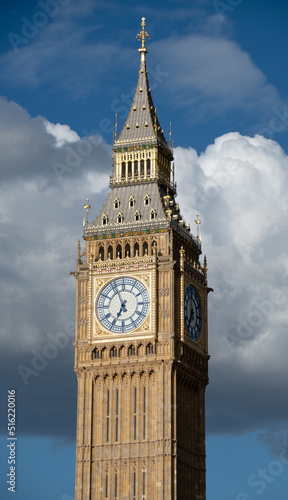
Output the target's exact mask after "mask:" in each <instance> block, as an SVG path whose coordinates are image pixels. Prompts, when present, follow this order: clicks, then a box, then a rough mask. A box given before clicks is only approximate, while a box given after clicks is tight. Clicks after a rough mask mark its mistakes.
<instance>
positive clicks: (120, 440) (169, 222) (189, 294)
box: [73, 18, 208, 500]
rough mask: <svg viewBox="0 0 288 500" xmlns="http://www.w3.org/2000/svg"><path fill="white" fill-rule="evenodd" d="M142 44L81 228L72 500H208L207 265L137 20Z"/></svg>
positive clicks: (145, 34) (145, 33) (144, 32)
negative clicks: (95, 197) (131, 92)
mask: <svg viewBox="0 0 288 500" xmlns="http://www.w3.org/2000/svg"><path fill="white" fill-rule="evenodd" d="M138 38H139V39H140V41H141V47H140V48H139V49H138V50H139V52H140V69H139V76H138V83H137V88H136V92H135V97H134V100H133V103H132V106H131V109H130V111H129V114H128V117H127V120H126V123H125V125H124V127H123V129H122V131H121V133H120V135H119V136H118V135H117V132H115V133H114V141H113V154H112V175H111V177H110V192H109V194H108V198H107V200H106V202H105V204H104V206H103V208H102V210H101V211H100V213H99V215H98V216H97V217H96V219H95V220H94V221H93V222H91V223H89V221H88V216H87V219H86V222H85V226H84V235H83V239H84V241H85V248H84V249H83V251H82V250H81V248H80V242H79V243H78V262H77V271H76V272H74V273H73V274H74V276H75V278H76V281H77V297H76V338H75V343H74V345H75V371H76V374H77V379H78V404H77V450H76V493H75V500H105V499H109V500H112V499H113V500H118V499H119V500H160V499H161V500H188V499H191V500H205V499H206V493H205V402H204V398H205V387H206V385H207V383H208V369H207V364H208V353H207V293H208V288H207V263H206V258H205V257H204V262H203V264H201V263H200V256H201V242H200V238H199V236H198V234H197V236H196V237H195V236H193V235H192V234H191V231H190V226H189V224H187V223H185V221H184V219H183V217H182V214H181V212H180V208H179V205H178V203H177V201H176V184H175V181H174V166H173V150H172V143H171V137H170V143H169V144H168V143H167V142H166V140H165V137H164V134H163V130H162V129H161V126H160V123H159V120H158V116H157V113H156V108H155V106H154V104H153V100H152V96H151V91H150V87H149V81H148V74H147V68H146V54H147V48H146V39H147V38H148V34H147V32H146V31H145V19H144V18H142V30H141V31H140V33H139V35H138ZM85 208H86V210H87V214H88V209H89V208H90V206H89V201H88V200H87V204H86V205H85ZM195 222H196V223H197V230H198V224H199V222H200V221H199V220H198V218H197V220H196V221H195Z"/></svg>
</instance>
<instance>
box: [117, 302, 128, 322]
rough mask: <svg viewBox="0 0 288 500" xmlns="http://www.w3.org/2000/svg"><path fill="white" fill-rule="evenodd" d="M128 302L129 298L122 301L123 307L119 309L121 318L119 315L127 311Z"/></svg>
mask: <svg viewBox="0 0 288 500" xmlns="http://www.w3.org/2000/svg"><path fill="white" fill-rule="evenodd" d="M126 302H127V300H124V301H123V302H122V304H121V307H120V311H119V312H118V314H117V318H119V316H120V315H121V313H122V311H123V312H126V311H127V309H126V307H125V305H126Z"/></svg>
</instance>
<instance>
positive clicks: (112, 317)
mask: <svg viewBox="0 0 288 500" xmlns="http://www.w3.org/2000/svg"><path fill="white" fill-rule="evenodd" d="M148 311H149V295H148V291H147V289H146V287H145V286H144V285H143V284H142V283H141V282H140V281H138V280H136V279H134V278H117V279H115V280H113V281H110V282H109V283H108V284H107V285H106V286H104V288H103V289H102V290H101V292H100V295H99V297H98V299H97V300H96V313H97V316H98V319H99V321H100V323H102V325H103V326H104V328H106V330H109V331H110V332H114V333H127V332H131V331H132V330H135V328H137V327H138V326H139V325H141V323H143V321H144V320H145V318H146V317H147V314H148Z"/></svg>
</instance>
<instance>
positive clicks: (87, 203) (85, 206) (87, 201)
mask: <svg viewBox="0 0 288 500" xmlns="http://www.w3.org/2000/svg"><path fill="white" fill-rule="evenodd" d="M84 208H85V210H86V222H85V226H87V224H88V213H89V208H91V205H89V200H88V198H87V199H86V204H85V205H84Z"/></svg>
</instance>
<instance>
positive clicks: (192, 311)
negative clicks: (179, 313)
mask: <svg viewBox="0 0 288 500" xmlns="http://www.w3.org/2000/svg"><path fill="white" fill-rule="evenodd" d="M191 319H194V309H193V306H192V309H191V313H190V318H189V323H190V321H191Z"/></svg>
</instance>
